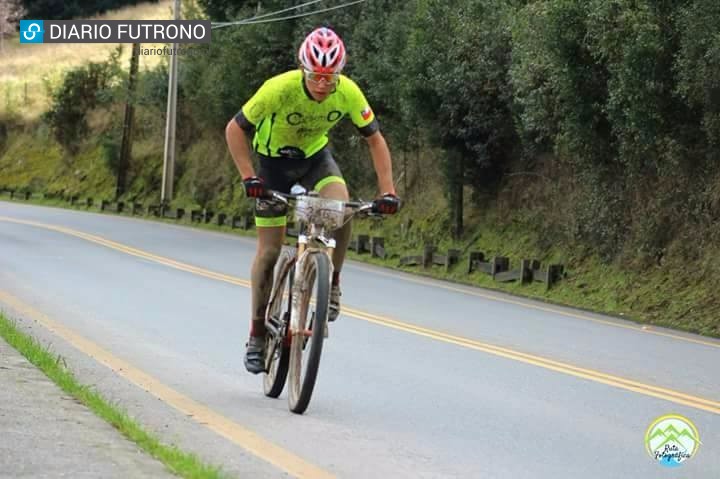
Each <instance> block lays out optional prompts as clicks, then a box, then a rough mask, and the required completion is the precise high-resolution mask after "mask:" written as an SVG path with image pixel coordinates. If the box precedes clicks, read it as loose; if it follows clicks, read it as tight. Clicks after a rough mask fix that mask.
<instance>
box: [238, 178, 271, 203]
mask: <svg viewBox="0 0 720 479" xmlns="http://www.w3.org/2000/svg"><path fill="white" fill-rule="evenodd" d="M243 186H244V187H245V195H246V196H247V197H248V198H265V197H267V196H268V194H269V193H268V190H267V188H266V187H265V182H264V181H263V180H262V178H258V177H257V176H248V177H247V178H245V179H244V180H243Z"/></svg>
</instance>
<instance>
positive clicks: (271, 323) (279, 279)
mask: <svg viewBox="0 0 720 479" xmlns="http://www.w3.org/2000/svg"><path fill="white" fill-rule="evenodd" d="M294 262H295V250H294V249H283V251H282V252H281V253H280V257H279V258H278V261H277V263H276V265H275V281H274V284H273V291H272V293H271V295H270V303H269V304H268V308H267V314H266V315H265V328H266V329H267V332H268V334H266V336H265V337H266V342H265V371H266V373H265V377H264V378H263V390H264V391H265V395H266V396H268V397H273V398H276V397H278V396H279V395H280V393H281V392H282V390H283V387H285V380H286V378H287V373H288V366H289V360H290V347H289V341H288V340H287V338H288V336H287V333H288V329H289V323H290V305H291V304H292V302H291V298H292V280H293V272H294V270H295V268H294V266H293V265H294Z"/></svg>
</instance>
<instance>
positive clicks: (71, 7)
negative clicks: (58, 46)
mask: <svg viewBox="0 0 720 479" xmlns="http://www.w3.org/2000/svg"><path fill="white" fill-rule="evenodd" d="M147 1H148V0H97V1H93V2H88V1H83V0H70V1H65V0H21V1H20V3H21V4H22V5H23V6H24V7H25V18H28V19H38V20H69V19H72V18H81V17H89V16H93V15H98V14H100V13H104V12H106V11H108V10H114V9H117V8H120V7H125V6H127V5H137V4H138V3H145V2H147ZM149 1H152V2H157V0H149Z"/></svg>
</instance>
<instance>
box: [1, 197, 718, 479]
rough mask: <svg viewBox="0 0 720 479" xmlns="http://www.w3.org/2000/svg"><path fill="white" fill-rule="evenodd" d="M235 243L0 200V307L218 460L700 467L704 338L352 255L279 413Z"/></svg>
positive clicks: (706, 458)
mask: <svg viewBox="0 0 720 479" xmlns="http://www.w3.org/2000/svg"><path fill="white" fill-rule="evenodd" d="M254 247H255V246H254V240H252V239H250V238H241V237H237V236H233V235H228V234H221V233H213V232H207V231H200V230H193V229H191V228H184V227H178V226H174V225H168V224H163V223H157V222H149V221H141V220H137V219H132V218H126V217H118V216H110V215H100V214H92V213H84V212H79V211H69V210H61V209H55V208H46V207H36V206H29V205H23V204H18V203H8V202H0V305H3V304H4V306H5V307H6V308H7V310H8V311H12V312H15V314H16V315H18V316H23V317H25V318H26V327H27V328H30V329H32V331H33V332H34V334H36V335H39V336H40V337H42V338H44V339H45V340H46V341H49V342H51V343H52V344H53V346H54V347H55V348H56V349H57V350H58V351H60V352H61V353H63V354H64V355H66V356H67V357H68V358H69V361H70V362H71V364H72V365H73V366H75V368H76V369H77V370H78V371H79V375H80V376H81V379H82V378H85V379H86V380H89V381H91V382H92V383H93V384H94V385H96V387H98V388H99V389H100V390H101V391H104V392H105V393H106V394H108V395H109V396H110V397H111V398H112V399H113V400H115V401H117V402H118V403H120V404H121V405H122V406H124V407H126V408H128V409H129V410H130V412H131V413H132V414H133V415H135V416H137V417H138V418H139V419H140V420H141V421H142V422H143V423H144V424H146V425H147V426H148V428H150V429H152V430H154V431H155V432H157V433H159V434H160V435H161V436H162V437H164V438H166V439H167V440H169V441H171V442H175V443H178V444H179V445H181V446H182V447H185V448H188V449H191V450H193V451H194V452H196V453H197V454H198V455H200V456H201V457H203V458H206V459H208V460H210V461H213V462H216V463H220V464H222V465H223V466H224V468H225V470H226V471H228V472H229V473H231V474H237V475H238V476H241V475H242V476H248V473H252V475H253V477H288V476H299V477H326V476H327V475H335V476H337V477H347V478H368V477H388V478H420V477H459V478H460V477H462V478H475V477H477V478H480V477H482V478H517V479H520V478H558V477H561V478H565V477H567V478H576V477H583V478H628V477H631V478H646V477H647V478H649V477H659V476H660V475H661V474H662V475H668V476H670V475H671V476H672V477H692V478H717V477H720V380H719V379H720V341H717V340H713V339H708V338H703V337H699V336H693V335H689V334H682V333H678V332H674V331H670V330H664V329H659V328H646V329H643V328H641V327H640V326H638V325H636V324H634V323H630V322H625V321H621V320H617V319H613V318H608V317H603V316H600V315H593V314H589V313H585V312H580V311H575V310H572V309H568V308H561V307H557V306H550V305H547V304H544V303H538V302H533V301H528V300H523V299H519V298H515V297H512V296H506V295H502V294H499V293H495V292H489V291H486V290H481V289H475V288H470V287H464V286H458V285H453V284H450V283H444V282H439V281H432V280H427V279H421V278H418V277H414V276H410V275H404V274H398V273H395V272H392V271H390V270H384V269H380V268H375V267H370V266H366V265H362V264H358V263H350V264H348V265H346V268H345V270H344V272H343V307H344V311H343V314H342V316H341V317H340V319H339V320H338V322H337V323H335V324H332V325H331V329H330V338H329V340H328V341H327V342H326V344H325V347H324V352H323V360H322V364H321V369H320V375H319V379H318V384H317V386H316V388H315V393H314V395H313V399H312V401H311V403H310V407H309V409H308V411H307V412H306V414H305V415H304V416H297V415H293V414H291V413H290V412H289V411H288V410H287V402H286V395H285V393H283V395H282V396H281V397H280V399H279V400H271V399H267V398H265V397H264V396H263V394H262V384H261V378H260V377H259V376H252V375H249V374H247V373H245V372H244V370H243V368H242V353H243V345H244V341H245V339H246V335H247V330H248V323H247V319H248V312H249V309H250V308H249V301H250V291H249V289H248V285H249V270H250V263H251V261H252V258H253V254H254ZM38 318H40V319H38ZM38 323H39V324H38ZM108 368H109V369H108ZM148 378H149V379H148ZM138 385H139V386H140V387H138ZM671 413H675V414H681V415H683V416H685V417H687V418H688V419H690V420H691V421H692V422H693V423H694V424H695V426H696V427H697V430H698V433H699V435H700V441H701V442H702V445H701V446H700V448H699V451H698V452H697V453H696V454H695V456H694V457H692V458H690V459H688V460H687V461H685V462H684V463H683V464H682V465H681V466H680V467H679V468H677V469H676V470H674V471H673V470H668V469H665V468H664V467H663V466H661V465H659V464H658V463H657V462H656V461H654V460H653V459H652V458H651V457H650V456H649V454H648V451H647V450H646V446H645V434H646V431H647V429H648V427H649V426H650V425H651V423H652V422H653V420H654V419H656V418H658V417H659V416H662V415H666V414H671ZM38 427H41V426H38ZM670 473H672V474H670ZM678 474H680V475H678ZM324 475H325V476H324Z"/></svg>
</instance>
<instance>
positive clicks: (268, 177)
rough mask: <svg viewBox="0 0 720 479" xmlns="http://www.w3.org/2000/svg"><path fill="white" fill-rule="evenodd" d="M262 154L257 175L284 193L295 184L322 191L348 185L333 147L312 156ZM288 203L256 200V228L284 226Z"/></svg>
mask: <svg viewBox="0 0 720 479" xmlns="http://www.w3.org/2000/svg"><path fill="white" fill-rule="evenodd" d="M258 156H259V157H260V168H259V170H258V173H257V176H259V177H260V178H262V179H263V181H264V182H265V186H266V187H267V188H270V189H271V190H276V191H279V192H281V193H290V188H292V186H293V185H294V184H296V183H298V184H300V185H302V186H303V187H304V188H305V189H307V190H308V191H320V190H321V189H322V188H323V187H324V186H325V185H328V184H330V183H342V184H345V180H344V179H343V177H342V172H341V171H340V167H339V166H338V165H337V163H335V159H334V158H333V156H332V153H330V150H329V149H328V148H327V147H325V148H323V149H322V150H320V151H318V152H317V153H315V154H314V155H312V156H311V157H309V158H302V159H300V158H270V157H267V156H264V155H258ZM286 223H287V206H286V205H285V204H283V203H280V202H277V201H273V200H267V199H257V200H255V225H256V226H257V227H261V228H262V227H273V226H285V224H286Z"/></svg>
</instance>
